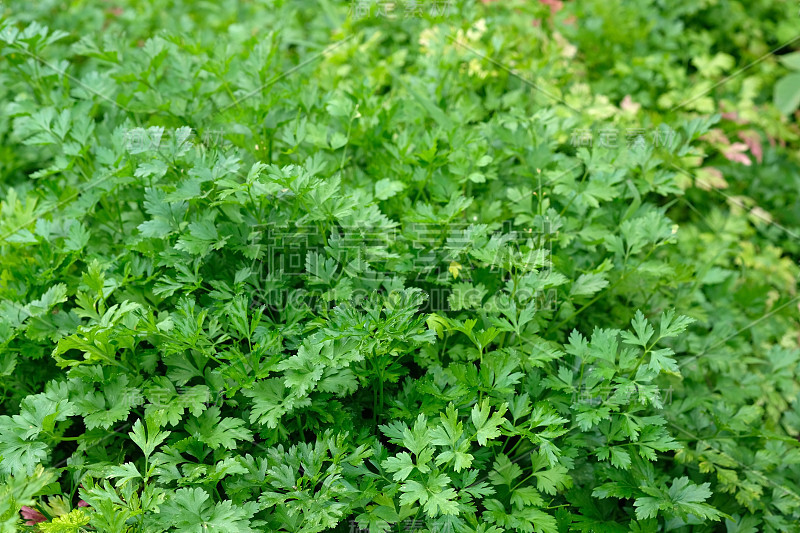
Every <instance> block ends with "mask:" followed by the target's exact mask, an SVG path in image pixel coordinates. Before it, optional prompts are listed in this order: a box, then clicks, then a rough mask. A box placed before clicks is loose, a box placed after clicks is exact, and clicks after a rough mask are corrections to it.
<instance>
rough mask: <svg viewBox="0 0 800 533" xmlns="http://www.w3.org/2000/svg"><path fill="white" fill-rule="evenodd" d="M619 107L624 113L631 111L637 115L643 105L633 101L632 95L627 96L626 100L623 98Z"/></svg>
mask: <svg viewBox="0 0 800 533" xmlns="http://www.w3.org/2000/svg"><path fill="white" fill-rule="evenodd" d="M619 107H620V109H622V110H623V111H630V112H632V113H636V112H638V111H639V109H640V108H641V107H642V104H637V103H636V102H634V101H633V98H631V95H629V94H626V95H625V98H623V99H622V101H621V102H620V103H619Z"/></svg>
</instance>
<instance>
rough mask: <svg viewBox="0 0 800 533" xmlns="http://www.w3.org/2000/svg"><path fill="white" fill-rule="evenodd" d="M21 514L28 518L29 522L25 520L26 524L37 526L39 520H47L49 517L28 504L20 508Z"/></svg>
mask: <svg viewBox="0 0 800 533" xmlns="http://www.w3.org/2000/svg"><path fill="white" fill-rule="evenodd" d="M19 514H21V515H22V518H24V519H26V520H27V522H25V525H26V526H35V525H36V524H38V523H39V522H47V518H45V516H44V515H43V514H42V513H40V512H39V511H37V510H36V509H34V508H32V507H28V506H27V505H23V506H22V507H21V508H20V510H19Z"/></svg>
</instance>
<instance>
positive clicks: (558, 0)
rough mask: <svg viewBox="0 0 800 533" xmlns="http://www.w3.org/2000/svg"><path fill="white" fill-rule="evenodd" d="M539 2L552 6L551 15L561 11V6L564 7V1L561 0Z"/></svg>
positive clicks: (540, 0)
mask: <svg viewBox="0 0 800 533" xmlns="http://www.w3.org/2000/svg"><path fill="white" fill-rule="evenodd" d="M539 2H541V3H542V4H544V5H546V6H550V14H551V15H555V14H556V13H558V12H559V11H561V8H563V7H564V2H562V1H561V0H539Z"/></svg>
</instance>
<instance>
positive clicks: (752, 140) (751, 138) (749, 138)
mask: <svg viewBox="0 0 800 533" xmlns="http://www.w3.org/2000/svg"><path fill="white" fill-rule="evenodd" d="M737 135H738V136H739V138H740V139H741V140H743V141H744V143H745V144H746V145H747V147H748V148H749V149H750V151H751V152H752V153H753V155H754V156H756V161H758V162H759V163H761V161H763V159H764V150H763V149H762V148H761V136H760V135H759V134H758V132H756V131H754V130H745V131H740V132H738V133H737Z"/></svg>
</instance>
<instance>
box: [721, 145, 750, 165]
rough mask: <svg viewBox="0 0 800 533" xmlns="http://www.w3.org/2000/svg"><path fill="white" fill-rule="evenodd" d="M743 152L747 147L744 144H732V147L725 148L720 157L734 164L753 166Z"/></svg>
mask: <svg viewBox="0 0 800 533" xmlns="http://www.w3.org/2000/svg"><path fill="white" fill-rule="evenodd" d="M745 150H747V145H746V144H744V143H733V144H732V145H730V146H728V147H726V148H724V149H723V151H722V155H724V156H725V158H726V159H728V160H729V161H733V162H734V163H741V164H743V165H744V166H747V167H749V166H750V165H752V164H753V162H752V161H750V158H749V157H747V155H745V153H744V152H745Z"/></svg>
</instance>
